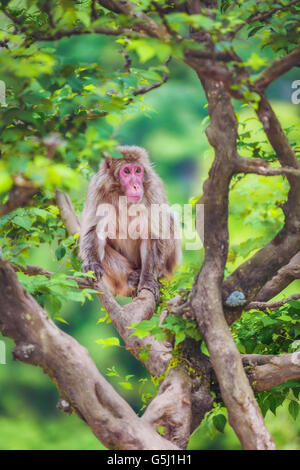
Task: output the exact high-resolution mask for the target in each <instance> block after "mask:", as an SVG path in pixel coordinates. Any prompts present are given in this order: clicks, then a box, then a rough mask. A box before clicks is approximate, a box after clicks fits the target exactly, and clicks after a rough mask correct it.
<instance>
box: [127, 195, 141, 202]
mask: <svg viewBox="0 0 300 470" xmlns="http://www.w3.org/2000/svg"><path fill="white" fill-rule="evenodd" d="M127 197H128V199H129V201H130V202H140V201H141V200H142V197H143V195H142V194H140V195H132V196H129V195H127Z"/></svg>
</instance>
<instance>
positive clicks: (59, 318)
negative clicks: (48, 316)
mask: <svg viewBox="0 0 300 470" xmlns="http://www.w3.org/2000/svg"><path fill="white" fill-rule="evenodd" d="M54 320H57V321H60V322H61V323H65V324H66V325H69V323H68V322H67V320H65V319H64V318H62V317H54Z"/></svg>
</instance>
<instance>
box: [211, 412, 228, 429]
mask: <svg viewBox="0 0 300 470" xmlns="http://www.w3.org/2000/svg"><path fill="white" fill-rule="evenodd" d="M213 423H214V425H215V427H216V429H217V430H218V431H219V432H224V428H225V424H226V423H227V419H226V417H225V416H224V415H223V414H221V413H220V414H217V415H216V416H214V417H213Z"/></svg>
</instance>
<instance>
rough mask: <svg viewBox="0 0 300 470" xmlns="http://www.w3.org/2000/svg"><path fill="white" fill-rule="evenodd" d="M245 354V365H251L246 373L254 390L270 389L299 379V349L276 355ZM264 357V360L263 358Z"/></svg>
mask: <svg viewBox="0 0 300 470" xmlns="http://www.w3.org/2000/svg"><path fill="white" fill-rule="evenodd" d="M257 356H260V355H256V354H254V355H252V354H249V355H245V356H243V363H244V364H245V366H247V365H250V366H253V367H251V368H250V370H248V372H247V375H248V377H249V380H250V382H251V384H252V386H253V389H254V391H255V392H263V391H266V390H270V389H271V388H272V387H275V386H276V385H280V384H282V383H285V382H287V381H288V380H295V379H296V380H298V379H300V351H296V352H294V353H292V354H279V355H277V356H260V357H258V358H257ZM263 359H264V360H263Z"/></svg>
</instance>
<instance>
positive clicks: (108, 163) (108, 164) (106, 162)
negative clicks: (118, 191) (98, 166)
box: [105, 157, 112, 171]
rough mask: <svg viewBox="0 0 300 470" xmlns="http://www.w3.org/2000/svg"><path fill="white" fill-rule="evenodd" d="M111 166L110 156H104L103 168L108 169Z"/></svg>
mask: <svg viewBox="0 0 300 470" xmlns="http://www.w3.org/2000/svg"><path fill="white" fill-rule="evenodd" d="M111 166H112V157H105V169H106V171H109V170H110V169H111Z"/></svg>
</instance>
